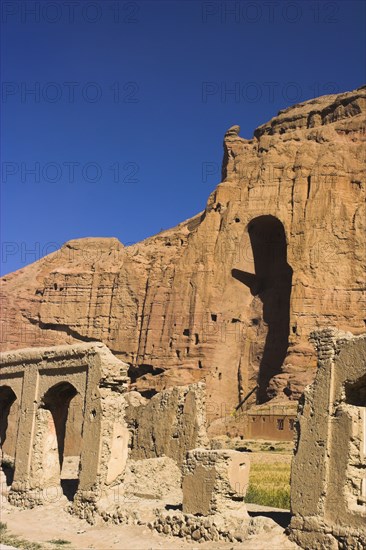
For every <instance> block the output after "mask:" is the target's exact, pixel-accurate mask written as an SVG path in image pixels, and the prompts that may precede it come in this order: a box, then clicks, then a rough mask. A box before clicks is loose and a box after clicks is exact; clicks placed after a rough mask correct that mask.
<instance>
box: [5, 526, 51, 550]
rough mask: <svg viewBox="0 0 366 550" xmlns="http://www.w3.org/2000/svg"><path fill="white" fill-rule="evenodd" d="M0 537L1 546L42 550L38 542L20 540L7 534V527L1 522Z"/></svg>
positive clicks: (24, 549)
mask: <svg viewBox="0 0 366 550" xmlns="http://www.w3.org/2000/svg"><path fill="white" fill-rule="evenodd" d="M0 535H1V543H2V544H6V545H8V546H14V547H15V548H21V549H22V550H43V546H41V545H40V544H38V542H29V541H28V540H24V539H21V538H19V537H17V536H16V535H11V534H10V533H8V527H7V525H6V523H3V522H0Z"/></svg>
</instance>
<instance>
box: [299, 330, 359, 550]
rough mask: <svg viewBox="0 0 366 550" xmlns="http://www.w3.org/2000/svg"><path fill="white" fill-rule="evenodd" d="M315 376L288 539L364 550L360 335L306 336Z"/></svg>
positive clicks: (304, 409)
mask: <svg viewBox="0 0 366 550" xmlns="http://www.w3.org/2000/svg"><path fill="white" fill-rule="evenodd" d="M311 340H312V341H313V343H314V344H315V348H316V350H317V353H318V371H317V375H316V378H315V381H314V383H313V384H312V385H311V386H308V388H307V389H306V391H305V393H304V395H303V398H302V399H301V400H300V405H299V413H298V425H297V435H298V442H297V448H296V449H295V456H294V459H293V463H292V472H291V508H292V513H293V514H294V517H293V518H292V521H291V524H290V536H291V538H292V540H294V541H295V542H297V543H298V544H299V545H300V546H301V547H302V548H306V549H308V548H309V549H310V548H311V550H320V549H322V550H323V549H331V550H335V549H341V548H342V549H345V548H348V549H351V548H352V549H353V550H358V549H359V550H361V549H364V548H365V547H366V335H362V336H358V337H353V336H352V335H351V334H350V333H342V332H339V331H337V330H335V329H325V330H321V331H318V332H313V333H312V334H311Z"/></svg>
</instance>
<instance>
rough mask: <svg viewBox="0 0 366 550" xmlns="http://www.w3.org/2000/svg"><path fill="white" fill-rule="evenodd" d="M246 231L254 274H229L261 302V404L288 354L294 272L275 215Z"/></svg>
mask: <svg viewBox="0 0 366 550" xmlns="http://www.w3.org/2000/svg"><path fill="white" fill-rule="evenodd" d="M248 233H249V238H250V243H251V248H252V253H253V260H254V273H248V272H246V271H241V270H239V269H233V270H232V275H233V277H234V278H236V279H237V280H239V281H240V282H242V283H243V284H244V285H246V286H247V287H248V288H249V289H250V291H251V294H252V295H253V296H258V297H259V298H260V300H261V302H262V304H263V321H264V322H265V323H266V324H267V326H268V331H267V336H266V341H265V344H264V351H263V355H262V357H261V359H260V365H259V376H258V391H257V401H258V402H259V403H264V402H265V401H268V399H269V395H268V384H269V381H270V379H271V378H272V377H273V376H275V375H276V374H279V373H280V372H281V366H282V364H283V361H284V359H285V357H286V353H287V348H288V339H289V325H290V296H291V286H292V273H293V271H292V268H291V266H290V265H289V264H288V263H287V242H286V234H285V229H284V227H283V224H282V222H281V221H280V220H279V219H278V218H276V217H274V216H270V215H265V216H259V217H257V218H254V219H253V220H251V221H250V222H249V224H248Z"/></svg>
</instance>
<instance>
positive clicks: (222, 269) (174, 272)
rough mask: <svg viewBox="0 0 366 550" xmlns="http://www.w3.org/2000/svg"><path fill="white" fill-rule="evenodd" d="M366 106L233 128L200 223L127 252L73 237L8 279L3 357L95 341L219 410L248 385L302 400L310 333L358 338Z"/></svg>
mask: <svg viewBox="0 0 366 550" xmlns="http://www.w3.org/2000/svg"><path fill="white" fill-rule="evenodd" d="M365 101H366V100H365V89H359V90H356V91H354V92H349V93H345V94H340V95H331V96H323V97H320V98H316V99H314V100H311V101H308V102H305V103H302V104H299V105H295V106H293V107H290V108H288V109H286V110H284V111H281V112H280V113H279V114H278V116H276V117H275V118H273V119H272V120H271V121H270V122H269V123H267V124H264V125H263V126H261V127H260V128H258V129H257V130H256V131H255V132H254V137H253V138H252V139H244V138H241V137H239V135H238V128H235V127H234V128H233V129H231V130H230V131H229V132H227V134H226V136H225V143H224V163H223V182H222V183H220V184H219V185H218V186H217V188H216V189H215V191H214V192H213V193H212V194H211V196H210V197H209V199H208V202H207V207H206V209H205V211H204V212H203V213H202V214H199V215H198V216H196V217H195V218H192V219H191V220H188V221H186V222H184V223H182V224H180V225H178V226H177V227H175V228H173V229H171V230H168V231H163V232H161V233H159V234H158V235H156V236H154V237H151V238H149V239H147V240H145V241H143V242H141V243H137V244H136V245H133V246H130V247H124V246H123V245H122V244H121V243H120V242H119V241H118V240H117V239H80V240H76V241H70V242H69V243H66V244H65V245H64V247H63V248H62V249H61V250H60V251H57V252H55V253H53V254H51V255H49V256H47V257H46V258H44V259H42V260H40V261H38V262H36V263H34V264H32V265H30V266H27V267H26V268H24V269H22V270H20V271H18V272H16V273H13V274H11V275H8V276H6V277H5V278H4V279H3V283H2V304H3V324H2V341H3V348H4V349H17V348H21V347H26V346H37V345H38V346H39V345H53V344H55V343H68V342H73V341H75V340H83V341H88V340H95V339H97V340H101V341H102V342H104V343H105V344H106V345H107V346H108V347H109V348H110V349H111V350H112V352H113V353H115V354H117V355H118V356H119V357H121V358H122V359H123V360H125V361H127V362H129V363H130V365H132V367H136V371H135V373H134V374H133V372H132V371H133V369H130V371H131V372H132V374H133V376H134V379H135V381H136V387H137V388H138V389H139V390H141V391H144V390H150V389H151V388H155V390H158V391H160V390H162V389H164V388H166V387H170V386H173V385H176V384H179V385H185V384H189V383H193V382H197V381H199V380H201V379H203V378H205V380H206V383H207V391H208V402H209V406H210V407H211V409H215V410H216V414H220V411H221V409H222V407H223V406H224V407H225V408H226V409H228V410H232V408H233V407H234V406H236V405H237V404H238V402H239V400H240V399H241V398H243V397H244V396H245V395H246V394H247V392H248V391H249V390H251V389H252V388H254V387H255V385H256V384H257V383H258V382H259V390H258V394H257V397H258V399H259V401H265V400H266V399H268V397H273V396H275V395H279V394H282V395H283V392H284V394H285V395H286V396H288V397H290V398H292V399H293V398H297V397H298V396H299V395H300V393H301V392H302V390H303V388H304V387H305V385H306V384H308V383H309V382H311V381H312V379H313V377H314V373H315V355H314V352H313V349H312V348H311V346H309V344H308V336H309V333H310V331H311V330H313V329H314V328H317V327H320V328H321V327H323V326H328V325H330V324H331V325H333V326H336V327H337V328H339V329H342V330H350V331H352V332H353V333H355V334H359V333H360V332H362V331H363V330H364V305H365V302H364V298H363V294H362V288H363V284H364V283H363V273H364V267H365V266H364V260H365V250H364V224H365V212H364V197H365V180H364V171H363V170H364V145H365V118H364V114H365ZM238 118H240V113H238ZM131 372H130V374H131ZM252 399H255V395H253V397H252Z"/></svg>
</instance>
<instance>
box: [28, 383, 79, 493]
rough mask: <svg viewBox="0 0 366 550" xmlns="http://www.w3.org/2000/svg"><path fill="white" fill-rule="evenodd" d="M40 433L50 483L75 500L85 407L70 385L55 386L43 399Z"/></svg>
mask: <svg viewBox="0 0 366 550" xmlns="http://www.w3.org/2000/svg"><path fill="white" fill-rule="evenodd" d="M39 412H40V413H41V416H39V419H38V429H40V431H41V434H42V435H41V437H42V440H43V446H42V447H43V448H42V451H41V452H42V454H43V456H42V463H43V464H44V465H46V466H47V467H48V469H49V470H48V474H47V476H46V477H48V480H49V482H51V484H52V483H54V484H55V485H57V484H60V485H61V488H62V492H63V494H64V495H65V496H66V497H67V498H68V499H69V500H73V498H74V496H75V493H76V491H77V489H78V485H79V479H78V477H79V466H80V455H81V442H82V426H83V403H82V400H81V395H80V394H79V393H78V392H77V390H76V388H75V387H74V386H73V385H72V384H70V383H69V382H60V383H58V384H56V385H54V386H52V387H51V388H50V389H49V390H48V391H47V392H46V393H45V394H44V396H43V398H42V401H41V408H40V411H39Z"/></svg>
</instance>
